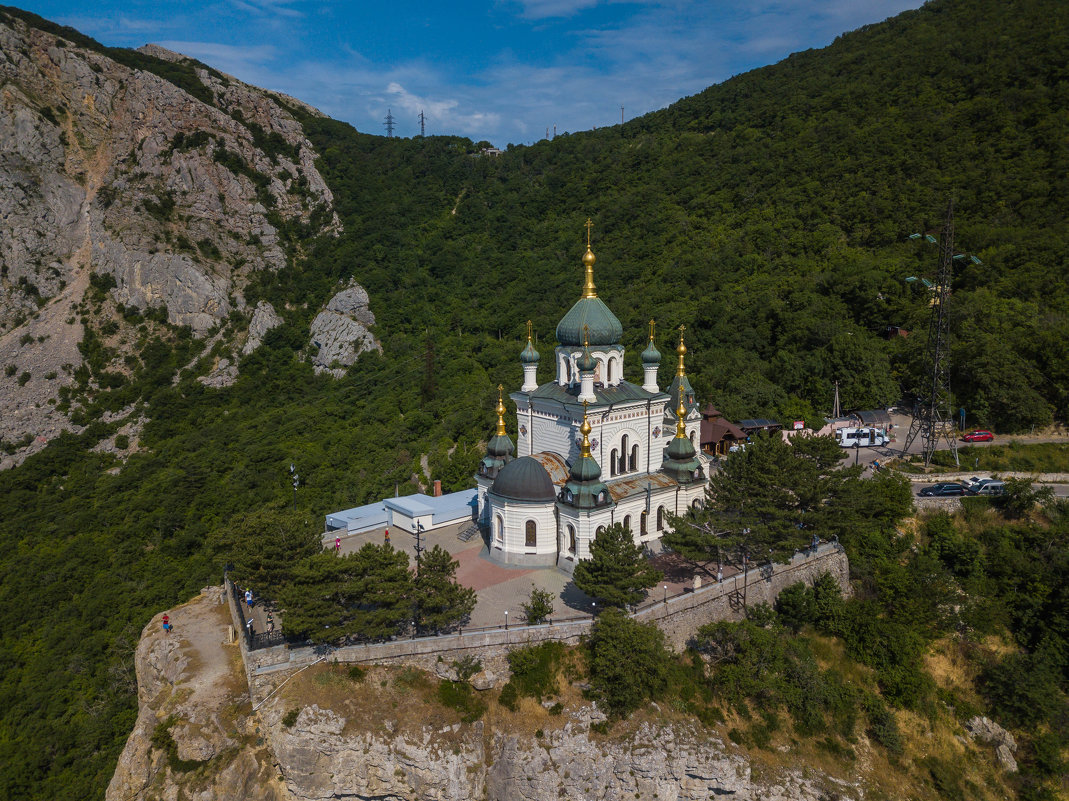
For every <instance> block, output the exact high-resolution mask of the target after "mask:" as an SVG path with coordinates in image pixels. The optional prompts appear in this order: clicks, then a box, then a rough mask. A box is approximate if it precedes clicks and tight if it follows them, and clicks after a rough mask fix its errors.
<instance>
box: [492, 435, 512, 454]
mask: <svg viewBox="0 0 1069 801" xmlns="http://www.w3.org/2000/svg"><path fill="white" fill-rule="evenodd" d="M513 447H514V446H513V444H512V439H511V438H510V437H509V435H508V434H497V435H495V436H493V437H491V438H490V442H489V443H488V444H487V446H486V452H487V453H488V454H489V455H490V456H498V457H500V456H512V451H513Z"/></svg>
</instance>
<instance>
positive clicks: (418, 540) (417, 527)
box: [412, 520, 508, 615]
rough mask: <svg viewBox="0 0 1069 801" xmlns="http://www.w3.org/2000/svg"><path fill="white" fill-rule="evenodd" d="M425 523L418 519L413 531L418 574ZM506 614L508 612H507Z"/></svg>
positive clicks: (417, 571) (417, 573) (417, 572)
mask: <svg viewBox="0 0 1069 801" xmlns="http://www.w3.org/2000/svg"><path fill="white" fill-rule="evenodd" d="M423 531H424V529H423V524H422V523H420V522H419V521H418V520H417V521H416V525H415V527H414V528H413V529H412V533H413V534H415V535H416V575H417V576H418V575H419V565H420V556H421V555H422V554H423V539H422V537H421V536H420V535H422V534H423ZM505 614H506V615H507V614H508V612H506V613H505Z"/></svg>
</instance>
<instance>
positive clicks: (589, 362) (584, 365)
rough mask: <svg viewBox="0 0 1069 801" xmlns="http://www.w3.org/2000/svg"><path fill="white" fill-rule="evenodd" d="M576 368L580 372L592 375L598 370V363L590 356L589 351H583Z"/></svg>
mask: <svg viewBox="0 0 1069 801" xmlns="http://www.w3.org/2000/svg"><path fill="white" fill-rule="evenodd" d="M578 367H579V370H580V371H581V372H584V373H592V372H594V371H595V370H596V369H597V368H598V363H597V362H596V361H595V360H594V357H593V356H591V355H590V351H589V350H587V349H584V350H583V355H582V356H580V357H579V362H578Z"/></svg>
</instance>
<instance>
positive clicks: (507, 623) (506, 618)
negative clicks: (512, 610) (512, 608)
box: [505, 609, 509, 631]
mask: <svg viewBox="0 0 1069 801" xmlns="http://www.w3.org/2000/svg"><path fill="white" fill-rule="evenodd" d="M508 630H509V610H508V609H506V610H505V631H508Z"/></svg>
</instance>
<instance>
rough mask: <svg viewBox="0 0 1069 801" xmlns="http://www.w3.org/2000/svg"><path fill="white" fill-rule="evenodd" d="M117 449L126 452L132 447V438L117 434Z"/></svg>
mask: <svg viewBox="0 0 1069 801" xmlns="http://www.w3.org/2000/svg"><path fill="white" fill-rule="evenodd" d="M115 447H116V448H118V449H119V450H120V451H125V450H126V449H127V448H129V447H130V437H128V436H127V435H126V434H116V435H115Z"/></svg>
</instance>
